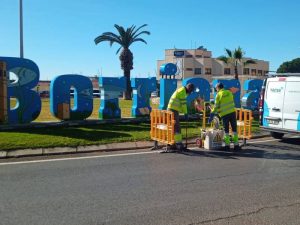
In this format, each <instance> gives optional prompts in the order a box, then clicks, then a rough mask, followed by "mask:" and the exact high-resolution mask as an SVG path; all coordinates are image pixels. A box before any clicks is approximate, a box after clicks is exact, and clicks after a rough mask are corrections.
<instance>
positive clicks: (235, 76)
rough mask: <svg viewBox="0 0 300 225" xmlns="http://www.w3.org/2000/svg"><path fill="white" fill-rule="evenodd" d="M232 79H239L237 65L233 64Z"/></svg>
mask: <svg viewBox="0 0 300 225" xmlns="http://www.w3.org/2000/svg"><path fill="white" fill-rule="evenodd" d="M234 79H236V80H238V79H239V72H238V68H237V65H235V66H234Z"/></svg>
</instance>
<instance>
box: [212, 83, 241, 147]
mask: <svg viewBox="0 0 300 225" xmlns="http://www.w3.org/2000/svg"><path fill="white" fill-rule="evenodd" d="M215 89H216V91H217V92H218V93H217V96H216V101H215V107H214V108H213V109H212V111H211V115H210V118H209V122H211V121H212V120H213V117H214V114H215V113H218V114H219V116H220V117H221V119H222V122H223V126H224V130H225V136H224V142H225V150H227V151H228V150H230V136H229V124H230V126H231V129H232V132H233V142H234V150H235V151H237V150H239V149H240V148H239V137H238V135H237V120H236V113H235V105H234V100H233V94H232V92H231V91H229V90H225V89H224V85H223V84H222V83H218V84H217V85H216V86H215Z"/></svg>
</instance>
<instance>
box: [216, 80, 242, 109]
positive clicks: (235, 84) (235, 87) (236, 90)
mask: <svg viewBox="0 0 300 225" xmlns="http://www.w3.org/2000/svg"><path fill="white" fill-rule="evenodd" d="M219 82H221V83H223V85H224V89H227V90H230V91H231V92H232V93H233V97H234V104H235V107H236V108H240V107H241V84H240V81H239V80H236V79H231V80H213V82H212V84H213V87H215V86H216V84H217V83H219ZM214 94H215V97H216V95H217V93H214Z"/></svg>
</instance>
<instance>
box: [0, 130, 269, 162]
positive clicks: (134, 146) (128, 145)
mask: <svg viewBox="0 0 300 225" xmlns="http://www.w3.org/2000/svg"><path fill="white" fill-rule="evenodd" d="M269 136H270V135H269V134H262V135H255V136H253V137H252V139H258V138H264V137H269ZM196 139H197V138H191V139H189V140H188V144H189V145H192V146H195V145H196ZM153 146H154V142H153V141H137V142H122V143H109V144H103V145H87V146H77V147H54V148H36V149H31V148H28V149H16V150H11V151H3V150H2V151H1V150H0V159H3V158H13V157H15V158H17V157H25V156H45V155H57V154H70V153H87V152H112V151H122V150H123V151H124V150H138V149H147V148H149V149H150V148H152V147H153ZM159 146H161V147H163V146H164V145H159Z"/></svg>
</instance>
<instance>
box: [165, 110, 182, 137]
mask: <svg viewBox="0 0 300 225" xmlns="http://www.w3.org/2000/svg"><path fill="white" fill-rule="evenodd" d="M168 110H169V111H172V112H173V113H174V120H175V125H174V133H175V134H180V133H181V129H180V121H179V113H178V111H176V110H174V109H168Z"/></svg>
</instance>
